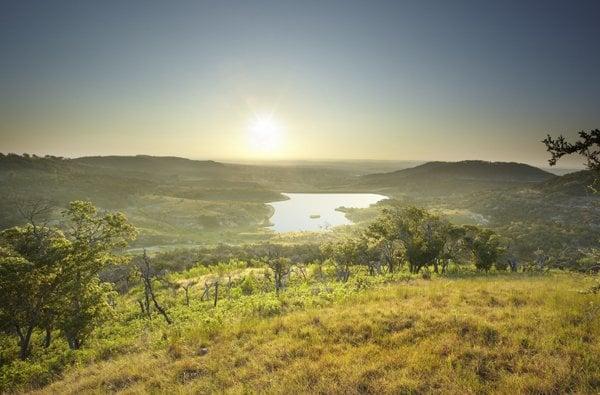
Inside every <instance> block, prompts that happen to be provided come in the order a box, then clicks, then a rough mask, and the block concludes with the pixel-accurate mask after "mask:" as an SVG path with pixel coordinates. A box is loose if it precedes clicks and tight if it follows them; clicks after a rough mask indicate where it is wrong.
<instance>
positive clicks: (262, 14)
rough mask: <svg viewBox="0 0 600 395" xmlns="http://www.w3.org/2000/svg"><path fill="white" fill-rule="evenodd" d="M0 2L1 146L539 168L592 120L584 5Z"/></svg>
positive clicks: (594, 92) (590, 25)
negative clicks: (267, 120)
mask: <svg viewBox="0 0 600 395" xmlns="http://www.w3.org/2000/svg"><path fill="white" fill-rule="evenodd" d="M0 7H1V8H0V51H1V52H0V53H2V56H1V57H0V88H1V89H0V147H1V148H0V151H3V152H19V153H20V152H33V153H39V154H45V153H51V154H59V155H67V156H79V155H89V154H137V153H146V154H155V155H178V156H186V157H193V158H217V159H220V158H227V159H235V158H244V159H247V158H264V159H269V158H277V159H281V158H289V159H324V158H347V159H352V158H356V159H397V160H400V159H418V160H430V159H441V160H460V159H489V160H515V161H522V162H529V163H535V164H541V163H543V162H544V160H545V157H546V155H545V152H544V147H543V145H541V144H540V143H539V141H540V140H541V139H542V138H543V137H544V136H545V134H546V133H548V132H549V133H552V134H559V133H566V134H568V135H574V134H575V133H576V132H577V131H578V130H581V129H591V128H597V127H600V126H599V125H600V111H599V110H600V95H598V92H600V73H599V72H598V70H600V40H599V37H600V24H599V23H598V20H599V17H600V2H597V1H595V2H577V1H574V2H552V1H539V2H528V1H519V2H504V1H503V2H476V1H464V2H461V1H457V2H448V1H443V2H442V1H440V2H433V1H431V2H430V1H418V2H417V1H415V2H410V1H409V2H401V1H393V2H383V1H289V2H287V1H243V2H233V1H205V2H201V1H193V2H192V1H190V2H176V1H174V2H151V1H144V2H137V1H118V2H111V1H104V2H86V1H80V2H62V1H54V2H52V1H46V2H44V1H38V2H31V1H19V2H2V3H0ZM257 116H258V117H272V118H273V119H274V120H275V121H274V122H275V123H276V125H277V128H276V129H277V130H275V131H274V132H273V133H276V134H278V136H277V141H278V142H279V143H278V144H277V145H276V146H274V145H273V144H269V145H268V148H269V149H268V150H267V149H265V150H261V149H260V147H258V149H257V147H256V144H250V143H249V141H250V140H251V139H252V136H249V134H251V133H253V132H252V130H253V127H251V125H252V122H253V121H252V120H253V119H255V118H256V117H257ZM272 129H275V128H272ZM255 137H256V136H255ZM265 147H266V146H265ZM579 162H581V160H576V161H575V162H571V163H579Z"/></svg>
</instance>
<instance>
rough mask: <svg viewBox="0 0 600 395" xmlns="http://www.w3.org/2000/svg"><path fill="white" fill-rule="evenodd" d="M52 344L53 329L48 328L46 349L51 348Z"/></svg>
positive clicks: (45, 338)
mask: <svg viewBox="0 0 600 395" xmlns="http://www.w3.org/2000/svg"><path fill="white" fill-rule="evenodd" d="M51 342H52V329H50V328H46V336H45V337H44V348H48V347H50V343H51Z"/></svg>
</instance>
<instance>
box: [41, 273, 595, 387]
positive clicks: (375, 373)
mask: <svg viewBox="0 0 600 395" xmlns="http://www.w3.org/2000/svg"><path fill="white" fill-rule="evenodd" d="M587 284H588V283H587V280H586V279H585V278H582V277H579V276H573V275H566V274H555V275H547V276H537V277H534V276H533V277H532V276H521V275H519V276H508V275H507V276H494V277H489V278H486V277H484V276H482V277H479V278H466V279H451V280H450V279H443V278H441V279H435V280H432V281H416V282H412V283H402V284H394V285H388V286H385V287H382V288H379V289H375V290H370V291H366V292H364V293H362V294H359V295H357V296H354V297H352V298H350V299H349V300H346V301H345V302H343V303H340V304H335V305H332V306H331V307H327V308H323V309H308V310H304V311H297V312H292V313H289V314H286V315H283V316H277V317H274V318H269V319H253V320H251V321H245V322H241V323H239V324H236V325H234V326H231V327H228V328H226V329H225V330H223V331H221V332H219V333H218V334H217V335H215V336H213V337H212V338H211V339H207V338H205V337H203V335H202V334H200V333H199V332H196V331H197V328H184V329H181V328H180V329H178V332H177V333H178V335H177V336H175V332H173V333H170V334H169V335H168V336H170V337H169V344H168V346H167V347H166V349H165V350H162V351H146V352H141V353H136V354H130V355H124V356H120V357H117V358H115V359H113V360H109V361H104V362H99V363H95V364H92V365H90V366H86V367H80V368H77V369H74V370H72V371H71V372H70V373H68V374H67V375H66V376H65V377H64V379H62V380H61V381H58V382H56V383H54V384H52V385H51V386H49V387H47V388H45V389H43V390H41V391H40V392H41V393H73V394H74V393H105V392H123V393H132V394H133V393H147V392H151V393H211V392H228V393H248V392H251V393H252V392H268V393H428V392H436V393H437V392H440V393H456V394H468V393H511V394H514V393H565V392H572V393H598V392H599V391H600V296H599V295H590V294H583V293H581V292H579V291H580V290H581V289H584V288H585V287H586V286H587ZM204 347H206V348H207V350H206V349H203V348H204Z"/></svg>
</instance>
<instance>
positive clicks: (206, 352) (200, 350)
mask: <svg viewBox="0 0 600 395" xmlns="http://www.w3.org/2000/svg"><path fill="white" fill-rule="evenodd" d="M206 354H208V348H206V347H202V348H200V349H198V355H199V356H203V355H206Z"/></svg>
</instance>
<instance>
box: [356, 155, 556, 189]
mask: <svg viewBox="0 0 600 395" xmlns="http://www.w3.org/2000/svg"><path fill="white" fill-rule="evenodd" d="M554 178H557V176H555V175H554V174H551V173H549V172H547V171H544V170H542V169H539V168H537V167H534V166H530V165H527V164H523V163H514V162H486V161H479V160H469V161H461V162H428V163H425V164H422V165H420V166H416V167H413V168H410V169H403V170H398V171H394V172H391V173H380V174H369V175H366V176H363V177H361V178H360V180H359V185H362V186H368V187H375V188H382V189H396V190H399V191H402V192H404V193H408V194H436V195H439V194H446V193H460V192H465V193H469V192H473V191H476V190H480V189H486V190H488V189H496V188H506V187H512V186H516V185H522V184H532V183H540V182H544V181H547V180H551V179H554Z"/></svg>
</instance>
